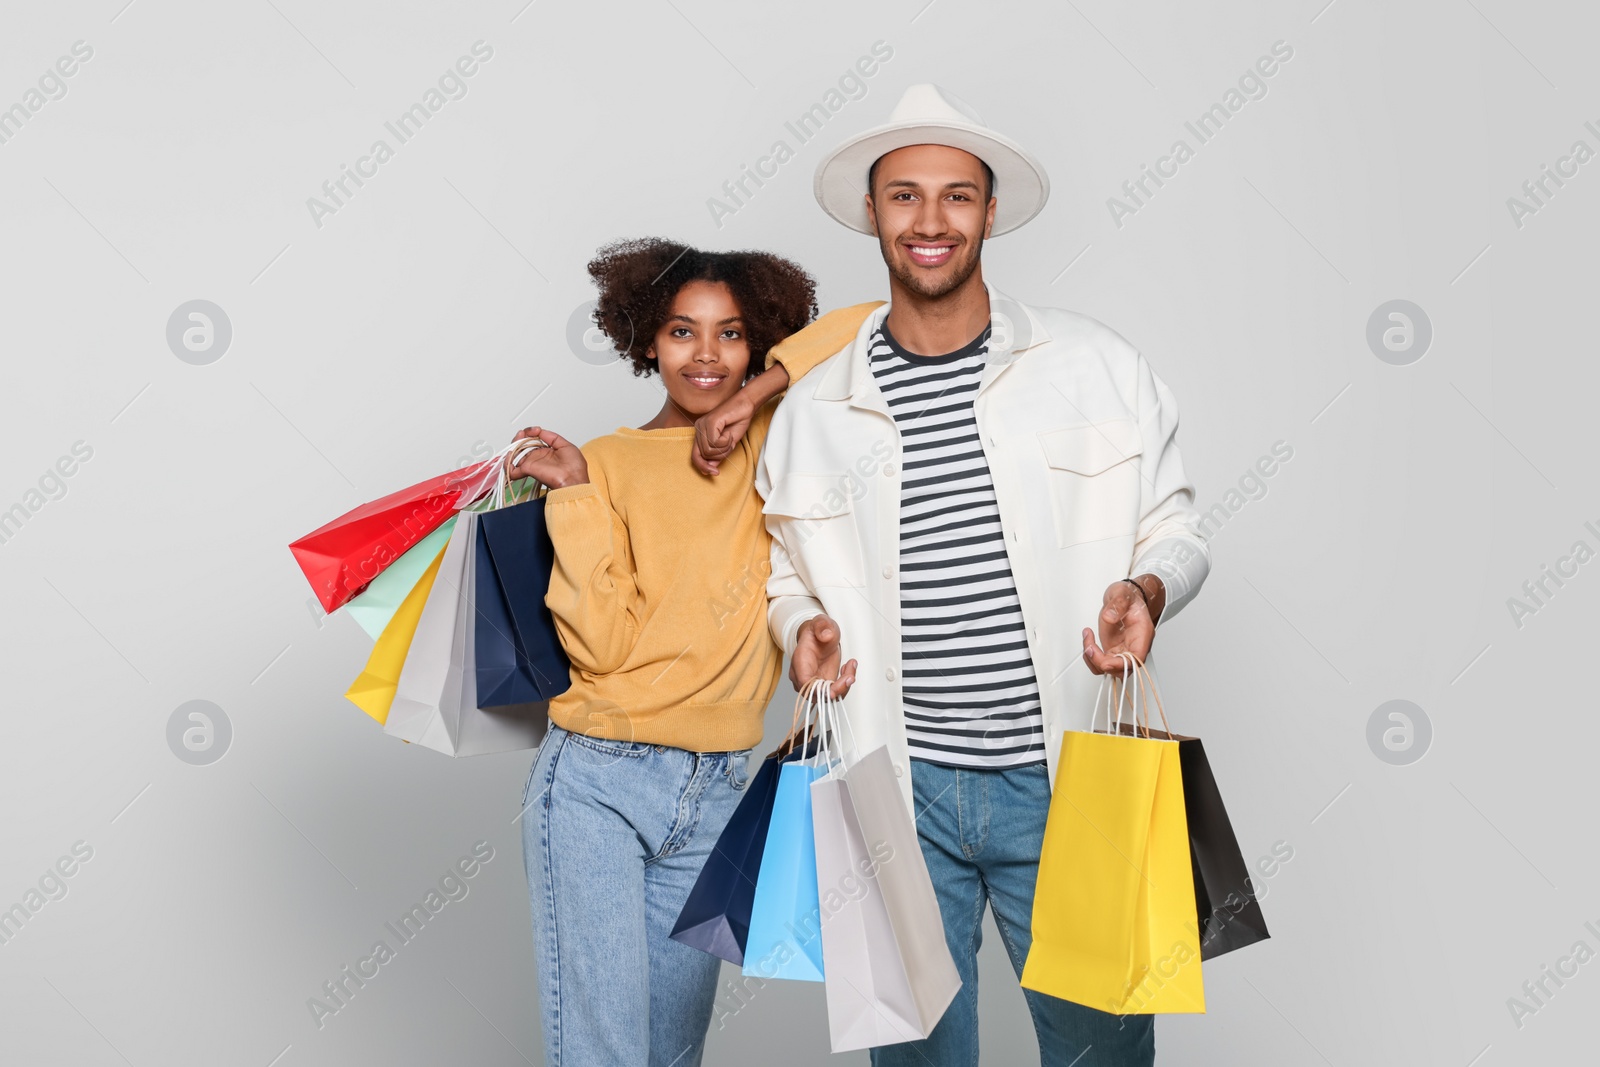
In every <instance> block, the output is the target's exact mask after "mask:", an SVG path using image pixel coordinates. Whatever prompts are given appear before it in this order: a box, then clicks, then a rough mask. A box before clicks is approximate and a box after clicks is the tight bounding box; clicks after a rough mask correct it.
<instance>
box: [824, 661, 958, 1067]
mask: <svg viewBox="0 0 1600 1067" xmlns="http://www.w3.org/2000/svg"><path fill="white" fill-rule="evenodd" d="M830 688H831V683H829V682H826V681H824V682H822V683H821V685H820V687H818V688H813V689H812V690H811V696H812V698H813V699H815V700H817V701H818V702H819V703H820V704H821V705H822V708H823V711H822V715H823V720H824V722H825V723H826V724H827V725H826V726H825V728H824V729H823V731H822V737H823V742H824V748H825V749H826V760H825V763H826V766H827V773H826V774H825V775H824V777H822V778H821V779H819V780H818V781H816V782H815V783H813V785H812V786H811V804H812V818H813V823H814V826H815V834H816V852H817V892H818V896H819V898H820V906H821V917H822V955H823V958H824V959H825V960H826V961H827V970H826V974H825V976H824V986H825V989H826V994H827V1001H828V1035H829V1040H830V1042H831V1045H832V1048H833V1051H834V1052H848V1051H851V1050H854V1049H863V1048H873V1047H875V1046H879V1045H890V1044H895V1043H898V1042H901V1041H917V1040H920V1039H922V1038H925V1037H927V1036H928V1035H929V1034H930V1033H932V1032H933V1028H934V1026H936V1025H937V1024H938V1022H939V1019H940V1018H941V1017H942V1016H943V1015H944V1012H945V1009H946V1008H947V1007H949V1005H950V1002H951V1001H952V1000H954V999H955V995H956V992H957V991H958V990H959V989H960V988H961V976H960V974H959V973H958V972H957V971H956V963H955V959H954V958H953V957H952V956H951V955H950V949H949V946H948V944H947V943H946V941H945V936H944V922H943V920H942V918H941V917H940V914H939V901H938V898H937V896H936V895H935V893H934V888H933V880H932V878H931V877H930V876H929V874H928V867H927V864H926V862H925V861H924V860H923V857H922V847H921V845H920V844H919V843H918V841H917V831H916V827H915V825H914V824H913V823H912V821H911V815H910V813H909V812H907V811H906V807H905V801H904V800H903V799H902V797H901V793H900V787H899V785H898V784H897V783H896V781H895V775H894V768H893V766H892V764H891V763H890V760H889V750H888V748H887V747H886V746H882V745H880V746H879V747H877V748H875V749H873V750H872V751H871V752H869V753H867V754H866V755H865V756H862V757H860V758H859V759H858V760H857V761H856V762H855V763H854V764H853V765H852V766H850V767H849V768H848V769H846V768H845V767H844V766H843V764H842V762H841V761H840V759H839V756H840V755H841V754H842V752H843V746H842V745H841V744H840V743H839V742H840V741H841V740H842V738H841V735H840V729H841V728H842V726H843V718H842V712H841V709H840V708H839V706H838V703H837V701H834V700H833V698H832V697H831V695H830ZM852 747H853V746H852Z"/></svg>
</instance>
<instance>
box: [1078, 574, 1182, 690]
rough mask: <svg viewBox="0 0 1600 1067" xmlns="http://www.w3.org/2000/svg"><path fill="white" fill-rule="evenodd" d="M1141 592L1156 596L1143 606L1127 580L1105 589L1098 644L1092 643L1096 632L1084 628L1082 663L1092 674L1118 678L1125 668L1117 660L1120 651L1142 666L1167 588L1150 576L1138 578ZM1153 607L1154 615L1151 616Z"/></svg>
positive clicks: (1124, 664) (1159, 580)
mask: <svg viewBox="0 0 1600 1067" xmlns="http://www.w3.org/2000/svg"><path fill="white" fill-rule="evenodd" d="M1138 582H1139V587H1140V589H1143V590H1145V593H1146V594H1147V595H1148V594H1151V593H1152V592H1153V593H1154V594H1155V595H1154V596H1153V597H1151V602H1150V603H1148V604H1147V603H1146V598H1145V596H1141V595H1140V593H1139V589H1135V588H1134V587H1133V586H1132V585H1130V584H1129V583H1128V582H1126V581H1117V582H1112V583H1111V584H1110V585H1108V586H1106V591H1105V598H1104V602H1103V604H1102V606H1101V608H1100V641H1099V643H1098V644H1097V643H1096V642H1095V632H1094V631H1093V630H1092V629H1090V628H1089V627H1087V626H1085V627H1084V629H1083V660H1084V662H1085V663H1087V664H1088V665H1089V669H1090V670H1091V671H1093V672H1094V673H1095V674H1116V675H1121V674H1122V672H1123V671H1124V670H1126V669H1127V663H1126V661H1124V660H1122V659H1120V658H1118V656H1117V653H1119V652H1131V653H1132V654H1133V656H1134V658H1135V659H1136V660H1138V661H1139V662H1140V663H1143V662H1144V661H1145V659H1146V658H1147V657H1148V656H1149V655H1150V645H1151V643H1152V642H1154V641H1155V637H1156V618H1157V617H1158V616H1159V613H1160V611H1161V609H1162V607H1163V602H1164V601H1165V600H1166V589H1165V587H1164V586H1163V585H1162V584H1161V579H1160V578H1157V577H1156V576H1155V575H1153V574H1144V575H1140V576H1139V578H1138ZM1152 608H1154V609H1155V611H1156V612H1157V615H1152V614H1151V609H1152Z"/></svg>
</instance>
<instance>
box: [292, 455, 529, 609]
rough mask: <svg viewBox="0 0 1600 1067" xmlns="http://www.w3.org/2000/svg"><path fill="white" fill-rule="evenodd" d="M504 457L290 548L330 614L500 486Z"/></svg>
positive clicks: (407, 492)
mask: <svg viewBox="0 0 1600 1067" xmlns="http://www.w3.org/2000/svg"><path fill="white" fill-rule="evenodd" d="M498 464H499V460H498V459H491V460H488V461H486V462H482V463H474V464H473V465H472V466H470V467H463V468H461V469H460V470H458V471H451V472H450V473H449V474H441V475H439V476H438V477H437V478H430V479H428V480H427V481H425V482H418V483H417V484H416V485H413V486H411V487H410V488H409V489H402V490H400V491H399V492H398V493H390V494H389V495H388V496H386V497H384V498H383V499H382V500H374V501H373V502H372V503H370V504H363V505H361V506H360V507H358V508H356V509H355V510H354V511H350V512H347V513H345V514H344V515H341V516H339V517H338V518H337V519H334V520H333V521H332V522H330V523H328V524H327V525H326V526H324V527H322V528H321V529H317V530H313V531H312V532H310V533H308V534H306V535H305V536H304V537H302V538H300V539H299V540H298V541H295V542H294V543H293V544H291V545H290V546H289V551H291V552H293V553H294V558H295V560H296V562H298V563H299V564H300V570H301V571H303V572H304V573H305V576H306V581H308V582H310V583H311V589H312V592H314V593H316V595H317V599H318V600H319V601H321V603H322V607H323V609H324V610H325V611H330V612H331V611H336V610H338V609H339V608H340V607H341V606H342V605H343V604H344V603H345V602H346V601H348V600H349V599H350V598H351V597H354V596H355V595H356V594H357V593H359V592H361V590H363V589H365V588H366V587H367V583H368V582H370V581H372V579H374V578H376V577H377V576H378V575H379V574H381V573H382V572H383V569H384V568H385V567H387V566H389V564H391V563H393V562H394V561H395V560H397V559H399V558H400V556H401V554H402V553H404V552H405V551H406V549H408V548H411V547H412V546H413V545H415V544H416V543H417V542H418V541H421V540H422V539H423V538H424V537H427V536H428V535H429V534H430V533H432V532H433V531H434V530H437V529H438V528H439V527H440V526H442V525H444V522H445V520H446V519H448V518H449V517H450V516H451V515H454V514H455V513H456V511H457V510H459V509H460V508H462V507H465V506H466V505H467V504H470V503H472V502H473V501H474V500H476V499H478V498H479V497H481V496H482V495H483V494H484V493H485V492H487V491H488V489H489V487H490V486H491V485H493V484H494V479H495V474H496V467H497V466H498Z"/></svg>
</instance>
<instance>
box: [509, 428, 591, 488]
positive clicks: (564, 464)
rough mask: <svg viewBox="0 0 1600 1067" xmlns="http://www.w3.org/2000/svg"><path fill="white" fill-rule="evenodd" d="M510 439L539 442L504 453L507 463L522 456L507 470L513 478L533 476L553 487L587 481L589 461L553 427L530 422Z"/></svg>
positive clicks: (564, 486)
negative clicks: (544, 427)
mask: <svg viewBox="0 0 1600 1067" xmlns="http://www.w3.org/2000/svg"><path fill="white" fill-rule="evenodd" d="M512 440H513V441H522V440H529V441H538V442H539V445H537V446H532V447H530V448H529V449H528V451H526V452H521V453H518V452H513V453H511V455H510V456H508V457H506V462H507V463H510V462H511V460H512V459H516V458H517V457H518V456H519V455H520V457H521V458H520V459H519V460H518V462H517V464H516V466H513V467H511V468H510V470H509V473H510V475H511V478H512V480H513V481H515V480H516V479H518V478H534V479H537V480H538V481H539V482H541V483H543V484H545V485H548V486H549V487H550V488H552V489H564V488H566V487H567V486H569V485H583V484H585V483H587V482H588V481H589V464H588V463H587V462H586V461H585V460H584V458H583V452H582V450H581V449H579V448H578V446H577V445H575V444H573V443H572V442H571V441H568V440H567V439H566V438H565V437H562V436H561V435H560V434H558V433H556V432H555V431H554V430H544V429H540V428H539V427H537V426H529V427H528V428H527V429H525V430H522V431H521V432H520V433H518V434H517V436H515V437H513V438H512Z"/></svg>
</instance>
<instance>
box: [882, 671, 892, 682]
mask: <svg viewBox="0 0 1600 1067" xmlns="http://www.w3.org/2000/svg"><path fill="white" fill-rule="evenodd" d="M883 676H884V677H885V678H887V679H889V681H891V682H892V681H894V668H893V667H890V668H889V669H888V670H886V671H884V672H883Z"/></svg>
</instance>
